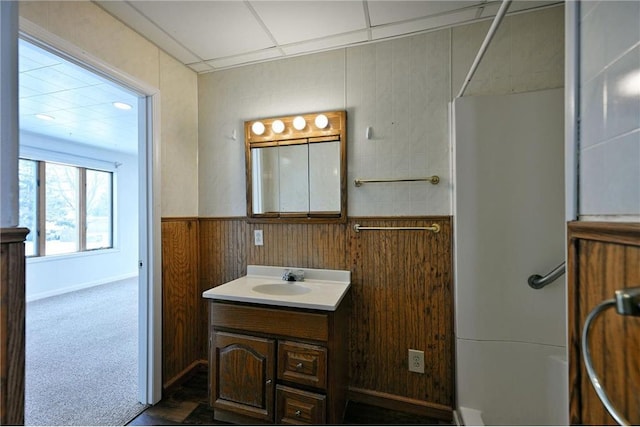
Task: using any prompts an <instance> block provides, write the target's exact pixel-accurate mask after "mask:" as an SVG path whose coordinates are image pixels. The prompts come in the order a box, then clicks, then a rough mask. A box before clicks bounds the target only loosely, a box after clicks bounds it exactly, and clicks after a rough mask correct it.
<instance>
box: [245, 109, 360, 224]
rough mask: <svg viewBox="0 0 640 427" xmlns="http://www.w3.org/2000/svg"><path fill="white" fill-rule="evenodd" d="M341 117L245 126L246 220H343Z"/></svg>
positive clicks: (344, 117) (300, 118) (257, 122)
mask: <svg viewBox="0 0 640 427" xmlns="http://www.w3.org/2000/svg"><path fill="white" fill-rule="evenodd" d="M346 122H347V114H346V111H325V112H318V113H307V114H300V115H295V116H283V117H270V118H262V119H255V120H249V121H246V122H244V135H245V164H246V174H247V218H248V219H249V220H250V221H253V222H285V223H337V222H346V220H347V162H346V160H347V159H346V153H347V149H346V142H347V141H346V129H347V123H346Z"/></svg>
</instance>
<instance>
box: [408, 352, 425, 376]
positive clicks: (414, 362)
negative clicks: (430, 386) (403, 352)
mask: <svg viewBox="0 0 640 427" xmlns="http://www.w3.org/2000/svg"><path fill="white" fill-rule="evenodd" d="M409 372H417V373H419V374H424V351H420V350H412V349H409Z"/></svg>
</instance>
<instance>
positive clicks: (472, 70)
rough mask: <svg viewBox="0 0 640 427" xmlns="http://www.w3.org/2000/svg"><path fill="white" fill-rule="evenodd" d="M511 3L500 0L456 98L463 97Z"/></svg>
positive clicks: (506, 0) (508, 0)
mask: <svg viewBox="0 0 640 427" xmlns="http://www.w3.org/2000/svg"><path fill="white" fill-rule="evenodd" d="M511 1H512V0H502V4H501V5H500V9H498V13H497V14H496V16H495V18H493V22H492V23H491V27H489V31H488V32H487V35H486V36H485V38H484V41H483V42H482V45H481V46H480V50H478V54H477V55H476V59H474V60H473V64H471V68H469V73H468V74H467V77H465V79H464V82H463V83H462V87H461V88H460V92H459V93H458V96H456V98H461V97H462V95H464V91H465V90H466V89H467V86H468V85H469V82H470V81H471V79H472V78H473V75H474V74H475V72H476V69H477V68H478V65H480V61H482V57H483V56H484V54H485V53H486V51H487V48H488V47H489V43H491V39H493V36H494V35H495V33H496V30H497V29H498V27H499V26H500V22H502V18H504V15H505V14H506V13H507V9H509V5H510V4H511Z"/></svg>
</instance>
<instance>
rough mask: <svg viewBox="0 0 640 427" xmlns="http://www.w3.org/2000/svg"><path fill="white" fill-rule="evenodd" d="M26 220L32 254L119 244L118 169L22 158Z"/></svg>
mask: <svg viewBox="0 0 640 427" xmlns="http://www.w3.org/2000/svg"><path fill="white" fill-rule="evenodd" d="M19 172H20V173H19V175H20V177H19V185H20V225H21V226H23V227H28V228H29V229H30V230H31V233H29V236H28V237H27V243H26V246H25V248H26V255H27V256H44V255H59V254H69V253H74V252H82V251H90V250H96V249H106V248H111V247H113V173H112V172H108V171H101V170H96V169H88V168H84V167H77V166H70V165H64V164H59V163H53V162H45V161H36V160H29V159H20V169H19Z"/></svg>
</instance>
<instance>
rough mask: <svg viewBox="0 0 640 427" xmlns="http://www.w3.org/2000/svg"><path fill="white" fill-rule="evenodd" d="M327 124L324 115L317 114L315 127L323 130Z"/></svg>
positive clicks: (327, 120)
mask: <svg viewBox="0 0 640 427" xmlns="http://www.w3.org/2000/svg"><path fill="white" fill-rule="evenodd" d="M328 124H329V119H328V118H327V116H325V115H324V114H318V115H317V116H316V127H317V128H319V129H324V128H326V127H327V125H328Z"/></svg>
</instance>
